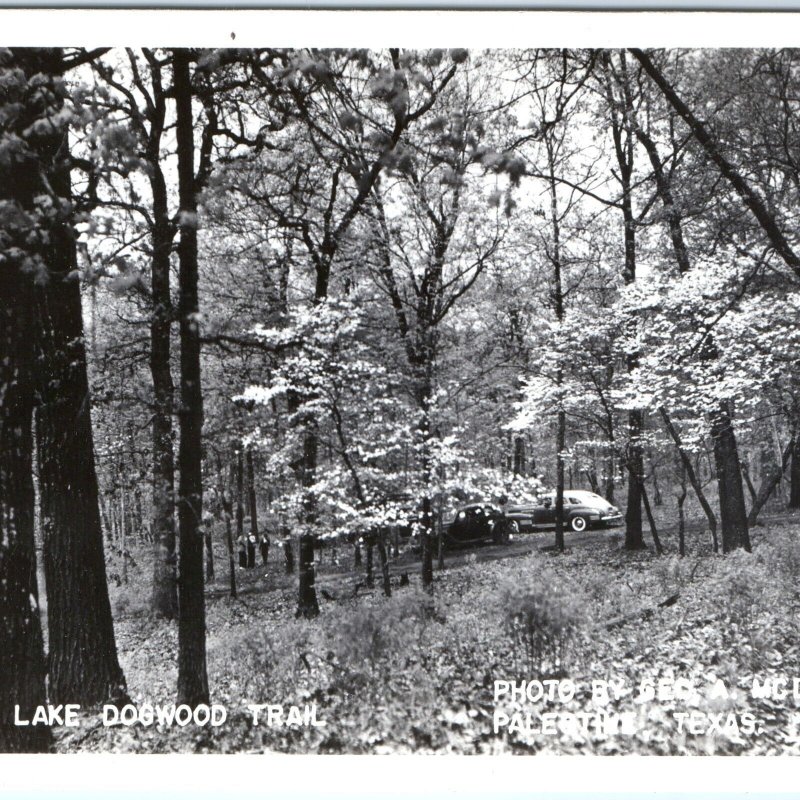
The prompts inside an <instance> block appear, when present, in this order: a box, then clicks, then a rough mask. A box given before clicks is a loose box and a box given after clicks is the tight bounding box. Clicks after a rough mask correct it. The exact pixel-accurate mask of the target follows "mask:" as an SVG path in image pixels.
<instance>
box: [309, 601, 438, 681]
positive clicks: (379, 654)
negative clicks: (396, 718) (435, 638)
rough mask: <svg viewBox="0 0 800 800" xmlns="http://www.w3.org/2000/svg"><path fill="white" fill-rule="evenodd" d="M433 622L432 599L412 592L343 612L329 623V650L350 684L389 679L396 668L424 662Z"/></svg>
mask: <svg viewBox="0 0 800 800" xmlns="http://www.w3.org/2000/svg"><path fill="white" fill-rule="evenodd" d="M432 621H433V617H432V610H431V597H430V596H429V595H427V594H425V593H424V592H416V591H409V592H403V593H400V594H396V595H394V596H393V597H391V598H387V599H383V598H381V599H380V600H376V602H374V603H372V604H370V605H361V606H352V607H348V608H344V609H341V610H339V611H338V612H337V613H336V614H334V615H331V617H330V618H329V619H326V620H325V623H324V624H325V631H326V646H327V648H328V649H329V651H330V653H331V655H332V657H333V658H334V659H335V662H336V663H337V664H338V665H339V666H340V667H341V668H342V670H344V673H345V677H346V679H348V680H352V679H356V680H361V681H368V680H370V679H373V678H375V677H377V676H383V677H387V676H388V675H389V673H390V672H391V669H392V666H393V662H395V663H394V666H396V667H398V668H402V667H403V666H404V665H405V664H406V663H408V662H409V661H410V660H412V661H413V660H414V659H420V658H424V655H425V648H424V647H423V644H424V641H423V640H424V637H425V634H426V632H427V630H428V627H429V626H430V624H431V623H432Z"/></svg>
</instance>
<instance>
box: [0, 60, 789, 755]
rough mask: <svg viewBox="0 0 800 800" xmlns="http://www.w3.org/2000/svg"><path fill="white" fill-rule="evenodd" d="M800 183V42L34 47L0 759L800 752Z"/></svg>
mask: <svg viewBox="0 0 800 800" xmlns="http://www.w3.org/2000/svg"><path fill="white" fill-rule="evenodd" d="M798 208H800V50H792V49H783V50H773V49H769V50H762V49H747V50H744V49H739V50H735V49H725V50H639V49H635V48H631V49H628V50H589V49H584V50H572V49H559V50H540V49H531V50H486V51H478V50H466V49H449V50H424V51H417V50H407V49H402V48H397V49H393V48H392V49H387V50H356V49H336V50H315V49H269V48H265V49H247V50H242V49H232V48H231V49H221V50H200V49H178V48H175V49H169V48H167V49H147V48H142V49H134V48H131V49H109V48H100V49H95V50H86V49H80V48H57V49H26V48H16V49H3V50H0V751H2V752H53V751H55V752H76V751H80V750H103V751H116V752H166V751H170V752H242V751H255V752H261V751H265V750H276V751H285V752H304V753H309V752H331V753H341V752H345V753H347V752H357V753H392V752H456V753H498V752H520V753H533V752H568V753H575V752H591V753H607V754H613V753H622V752H626V753H627V752H640V753H659V754H680V753H787V752H791V753H798V752H800V751H799V749H798V748H800V744H799V743H800V718H798V715H797V714H796V712H794V711H793V709H794V706H793V705H792V703H791V701H790V700H784V701H783V702H777V701H776V700H775V698H774V697H773V698H770V697H753V696H752V694H750V693H749V687H751V686H752V684H753V680H754V677H755V678H758V679H763V678H765V677H766V678H768V679H774V680H779V679H780V677H781V676H782V675H790V676H792V675H793V676H800V671H799V670H798V667H800V664H799V663H798V662H799V661H800V658H799V656H800V635H799V631H798V612H799V611H800V584H798V581H799V580H800V539H798V535H800V520H798V519H797V518H796V517H795V514H794V511H795V510H796V509H798V508H800V384H799V383H796V382H795V380H794V377H793V376H794V368H795V367H796V366H797V365H798V361H799V360H800V330H798V326H797V320H798V317H799V316H800V236H798V229H797V228H796V227H795V224H796V219H797V209H798ZM571 489H588V490H591V491H594V492H596V493H598V494H600V495H602V496H603V497H605V498H606V499H607V500H609V501H610V502H611V503H613V504H614V505H616V506H619V507H620V508H621V509H622V513H623V515H624V520H623V524H622V525H621V526H620V527H618V528H615V529H610V530H604V531H591V532H588V533H587V534H585V535H580V536H579V535H577V534H574V533H573V532H571V531H569V530H568V529H567V526H566V524H565V519H566V517H565V514H566V511H565V503H567V502H568V501H567V499H566V496H565V493H567V494H568V493H569V490H571ZM544 492H553V493H554V498H555V501H554V502H555V530H554V531H547V532H542V531H537V532H534V533H530V534H524V533H519V534H516V535H515V536H514V537H513V540H512V541H511V542H509V543H507V544H506V545H497V546H491V547H486V548H480V549H475V550H471V551H470V552H463V551H449V550H447V549H446V548H445V546H444V545H445V541H444V535H443V533H444V531H445V530H446V528H447V524H448V522H449V520H451V519H452V518H453V513H454V512H455V511H456V510H457V509H458V508H460V507H461V506H464V505H466V504H468V503H473V502H481V503H494V504H497V505H499V506H504V505H505V504H506V503H524V502H528V503H531V502H535V501H536V499H537V497H540V496H541V495H542V494H543V493H544ZM610 675H618V676H624V677H626V678H628V679H629V680H630V681H631V683H632V684H637V683H638V682H639V681H641V679H642V678H643V677H647V678H648V679H650V678H652V679H654V680H655V679H658V678H664V677H666V678H668V679H673V678H675V677H682V678H685V679H687V680H691V681H693V682H695V683H698V684H703V685H705V684H706V683H712V684H713V683H714V681H716V680H717V679H718V678H721V679H724V680H725V681H726V682H727V685H728V687H729V688H730V691H729V693H728V694H727V695H726V697H725V698H719V697H716V698H714V699H713V700H708V699H707V698H706V696H705V695H704V696H703V698H701V699H700V700H698V702H697V703H696V704H695V705H694V706H693V709H694V710H698V709H699V711H701V712H703V713H708V714H711V715H714V714H717V715H725V719H726V720H727V727H726V728H725V730H724V732H723V731H721V730H718V729H713V730H712V729H710V728H703V727H702V726H695V727H694V728H690V729H687V728H686V727H685V726H682V725H680V724H678V722H677V720H676V716H675V714H674V712H675V711H678V712H681V710H682V706H680V703H677V702H676V701H675V702H673V700H667V701H665V702H655V701H654V702H639V701H637V700H636V698H635V697H634V695H633V694H631V693H623V694H622V695H621V696H619V697H615V698H614V699H613V701H612V703H611V705H610V706H609V707H608V708H607V709H606V710H607V711H608V710H613V711H614V712H617V713H630V714H632V715H633V716H634V717H635V718H636V732H635V733H634V734H633V735H630V736H624V737H623V736H613V735H605V734H603V733H602V732H598V731H597V730H594V729H591V730H584V731H579V732H576V731H574V730H573V731H559V732H558V733H557V734H555V735H548V734H543V733H541V732H540V733H532V734H531V733H529V735H522V734H519V735H514V734H513V733H512V732H509V731H507V730H505V731H497V730H496V729H495V727H494V725H493V719H494V718H495V714H496V712H497V711H498V709H500V708H501V705H498V702H497V699H496V698H493V695H492V686H493V682H494V681H495V680H498V679H510V678H521V677H524V678H528V679H532V678H559V679H563V678H572V679H574V680H575V681H576V682H579V683H581V685H586V684H587V683H588V682H589V681H591V680H593V679H603V678H606V677H607V676H610ZM662 700H663V698H662ZM798 702H800V700H798V699H797V698H795V703H798ZM68 703H69V704H79V705H80V706H81V709H82V712H81V713H82V715H83V716H82V724H81V725H80V726H77V727H74V728H67V727H65V726H63V725H58V724H56V725H27V726H26V725H19V724H16V723H15V720H16V719H17V718H18V715H20V714H21V715H22V716H23V717H24V718H25V719H32V717H33V714H34V710H35V709H36V708H37V707H41V706H44V705H46V704H51V705H63V704H68ZM153 703H157V704H165V703H173V704H180V705H185V706H188V707H189V708H190V709H197V708H198V707H201V706H204V705H208V704H209V703H221V704H224V705H225V707H226V708H227V709H228V720H227V722H226V724H225V725H224V726H221V727H219V728H209V727H198V726H192V725H189V726H179V727H175V726H168V725H167V726H165V725H152V726H146V725H112V726H103V725H101V724H99V723H98V721H97V714H96V713H95V711H96V709H98V708H99V707H101V706H102V705H103V704H112V705H116V706H117V707H119V708H121V707H124V706H128V705H134V706H142V705H143V704H153ZM249 703H282V704H284V705H286V706H288V705H297V706H303V705H304V704H305V705H307V704H312V703H313V704H314V706H315V708H316V710H317V714H318V716H319V717H320V718H323V719H325V720H326V725H325V726H324V727H314V726H305V727H290V726H274V727H272V726H263V725H262V726H257V725H254V724H253V721H252V720H251V718H250V715H249V713H248V712H247V711H246V706H247V704H249ZM566 707H567V708H568V709H569V710H572V711H580V710H582V709H584V710H585V709H586V708H590V707H592V698H591V697H589V696H588V695H586V694H585V693H582V692H579V693H578V696H576V698H574V699H573V700H571V701H570V703H569V704H567V705H566ZM502 708H503V709H505V710H506V711H509V713H511V711H510V710H509V708H510V707H508V708H507V707H506V706H502ZM538 710H540V711H541V710H542V709H538ZM561 710H563V709H561ZM504 713H505V712H504ZM746 714H753V715H754V717H755V718H756V719H757V721H758V725H757V726H756V727H757V728H758V730H757V731H749V730H748V726H747V725H746V724H743V715H746ZM15 715H17V716H15ZM731 719H733V722H731ZM701 728H702V729H701Z"/></svg>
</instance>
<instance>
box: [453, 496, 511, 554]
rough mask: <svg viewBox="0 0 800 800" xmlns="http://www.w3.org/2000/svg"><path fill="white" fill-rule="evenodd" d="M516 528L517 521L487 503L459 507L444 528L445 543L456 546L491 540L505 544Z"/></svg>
mask: <svg viewBox="0 0 800 800" xmlns="http://www.w3.org/2000/svg"><path fill="white" fill-rule="evenodd" d="M517 530H518V528H517V523H516V522H515V521H514V520H511V519H509V518H508V517H506V516H504V515H503V512H502V511H500V509H499V508H496V507H495V506H493V505H490V504H488V503H474V504H472V505H469V506H464V507H463V508H459V509H458V511H456V513H455V515H454V516H453V519H452V521H451V522H450V524H449V525H448V526H447V527H446V528H445V530H444V541H445V545H448V546H457V545H466V544H477V543H480V542H492V543H494V544H505V543H506V542H508V541H509V539H510V538H511V536H512V535H513V534H514V533H516V532H517Z"/></svg>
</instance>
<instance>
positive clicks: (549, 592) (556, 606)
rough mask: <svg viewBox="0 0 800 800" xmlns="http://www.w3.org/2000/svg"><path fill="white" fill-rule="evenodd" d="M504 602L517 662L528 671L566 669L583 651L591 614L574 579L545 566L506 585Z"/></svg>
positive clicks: (555, 672)
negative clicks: (522, 580)
mask: <svg viewBox="0 0 800 800" xmlns="http://www.w3.org/2000/svg"><path fill="white" fill-rule="evenodd" d="M500 603H501V607H502V608H503V609H504V620H503V621H504V625H505V630H506V632H507V634H508V635H509V637H510V640H511V645H512V650H513V652H514V659H515V661H516V663H517V665H519V666H521V667H523V668H524V669H525V670H526V671H527V673H528V674H535V675H545V674H547V675H553V676H558V675H563V674H566V672H567V669H568V667H569V666H571V665H572V662H573V661H575V660H577V656H578V655H579V653H578V650H579V643H580V639H581V634H582V632H583V630H584V628H585V626H586V619H587V616H588V603H587V601H586V599H585V597H584V596H583V594H582V593H581V592H580V591H579V590H577V589H576V587H575V585H574V583H571V582H567V581H565V580H564V579H563V578H560V577H559V576H557V575H556V574H555V573H554V572H553V571H552V570H550V569H548V568H547V567H542V568H539V569H537V571H536V574H535V575H534V576H532V577H531V578H529V580H528V581H527V582H526V583H517V582H514V583H507V584H506V585H505V586H503V587H502V588H501V591H500Z"/></svg>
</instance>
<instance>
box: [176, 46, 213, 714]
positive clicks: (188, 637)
mask: <svg viewBox="0 0 800 800" xmlns="http://www.w3.org/2000/svg"><path fill="white" fill-rule="evenodd" d="M173 70H174V88H175V104H176V142H177V150H178V194H179V200H180V243H179V246H178V256H179V260H180V276H179V298H180V299H179V305H178V313H179V316H180V341H181V406H180V411H179V414H178V420H179V424H180V445H179V448H178V466H179V469H180V480H179V484H178V490H179V491H178V494H179V496H178V531H179V540H180V554H179V572H178V702H179V703H185V704H187V705H189V706H192V707H196V706H198V705H200V704H203V703H208V700H209V694H208V676H207V672H206V609H205V597H204V594H203V537H202V535H201V527H200V523H201V520H202V510H203V476H202V470H201V465H202V459H203V450H202V433H203V395H202V391H201V385H200V330H199V323H198V297H197V273H198V263H197V262H198V258H197V198H196V196H195V176H194V132H193V117H192V87H191V78H190V74H189V53H188V51H186V50H177V49H176V50H174V51H173Z"/></svg>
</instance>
